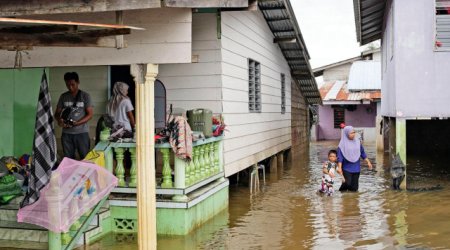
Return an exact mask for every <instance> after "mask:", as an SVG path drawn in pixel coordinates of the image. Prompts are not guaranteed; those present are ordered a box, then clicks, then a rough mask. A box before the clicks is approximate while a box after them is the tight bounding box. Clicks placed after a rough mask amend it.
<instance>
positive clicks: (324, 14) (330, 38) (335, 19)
mask: <svg viewBox="0 0 450 250" xmlns="http://www.w3.org/2000/svg"><path fill="white" fill-rule="evenodd" d="M291 4H292V8H293V9H294V11H295V15H296V17H297V20H298V24H299V25H300V29H301V32H302V34H303V38H304V39H305V42H306V47H307V48H308V51H309V54H310V56H311V61H310V63H311V66H312V68H317V67H320V66H323V65H327V64H331V63H334V62H338V61H342V60H345V59H348V58H351V57H355V56H358V55H359V54H360V51H361V48H360V47H359V44H358V43H357V42H356V28H355V19H354V13H353V0H291Z"/></svg>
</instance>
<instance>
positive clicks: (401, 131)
mask: <svg viewBox="0 0 450 250" xmlns="http://www.w3.org/2000/svg"><path fill="white" fill-rule="evenodd" d="M395 138H396V140H395V152H396V153H397V154H399V155H400V159H401V160H402V162H403V163H404V164H405V166H406V159H407V158H406V119H404V118H397V119H396V122H395ZM406 172H407V169H406V168H405V178H403V181H402V183H401V184H400V188H401V189H403V190H406Z"/></svg>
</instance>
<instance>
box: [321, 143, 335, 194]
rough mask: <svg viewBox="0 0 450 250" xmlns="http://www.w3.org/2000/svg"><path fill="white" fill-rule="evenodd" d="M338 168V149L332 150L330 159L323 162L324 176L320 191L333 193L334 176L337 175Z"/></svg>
mask: <svg viewBox="0 0 450 250" xmlns="http://www.w3.org/2000/svg"><path fill="white" fill-rule="evenodd" d="M336 168H337V152H336V150H330V151H329V152H328V161H326V162H325V163H324V164H323V170H322V172H323V176H322V185H321V188H320V190H319V191H320V192H322V193H325V194H327V195H328V196H330V195H333V193H334V189H333V184H334V177H335V176H336Z"/></svg>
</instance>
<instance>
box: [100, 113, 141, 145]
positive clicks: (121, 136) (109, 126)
mask: <svg viewBox="0 0 450 250" xmlns="http://www.w3.org/2000/svg"><path fill="white" fill-rule="evenodd" d="M97 129H100V131H99V132H98V133H99V134H98V137H99V139H100V140H101V141H108V140H109V141H113V142H134V141H135V138H134V131H128V130H126V129H125V128H124V127H123V126H121V125H118V126H114V120H113V118H112V117H111V116H109V115H106V114H105V115H102V116H101V117H100V119H99V120H98V123H97Z"/></svg>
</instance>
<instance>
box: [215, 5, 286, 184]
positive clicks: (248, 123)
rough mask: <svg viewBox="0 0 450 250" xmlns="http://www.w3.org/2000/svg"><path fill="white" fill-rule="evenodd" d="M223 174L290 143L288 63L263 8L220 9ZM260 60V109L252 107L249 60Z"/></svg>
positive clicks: (233, 171)
mask: <svg viewBox="0 0 450 250" xmlns="http://www.w3.org/2000/svg"><path fill="white" fill-rule="evenodd" d="M221 27H222V37H221V42H222V60H223V61H222V87H223V93H222V98H223V114H224V116H225V122H226V124H227V125H228V130H229V131H228V132H226V139H225V142H224V153H225V155H224V156H225V157H224V158H225V175H227V176H228V175H231V174H233V173H236V172H238V171H239V170H242V169H245V168H247V167H249V166H250V165H252V164H255V163H256V162H257V161H260V160H263V159H264V158H266V157H269V156H271V154H275V153H277V152H278V151H280V150H282V149H285V148H288V147H290V145H291V120H290V119H291V106H290V105H291V93H290V92H291V77H290V70H289V66H288V64H287V63H286V60H285V59H284V57H283V55H282V53H281V50H280V48H279V47H278V45H277V44H274V43H273V35H272V32H271V31H270V29H269V27H268V25H267V23H266V21H265V20H264V17H263V16H262V14H261V13H260V12H259V11H252V12H248V11H242V12H222V25H221ZM249 58H251V59H253V60H256V61H258V62H259V63H260V64H261V84H262V88H261V99H262V112H261V113H250V112H249V107H248V87H249V86H248V59H249ZM281 73H284V74H285V75H286V105H287V106H286V113H285V114H281V76H280V74H281Z"/></svg>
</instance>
